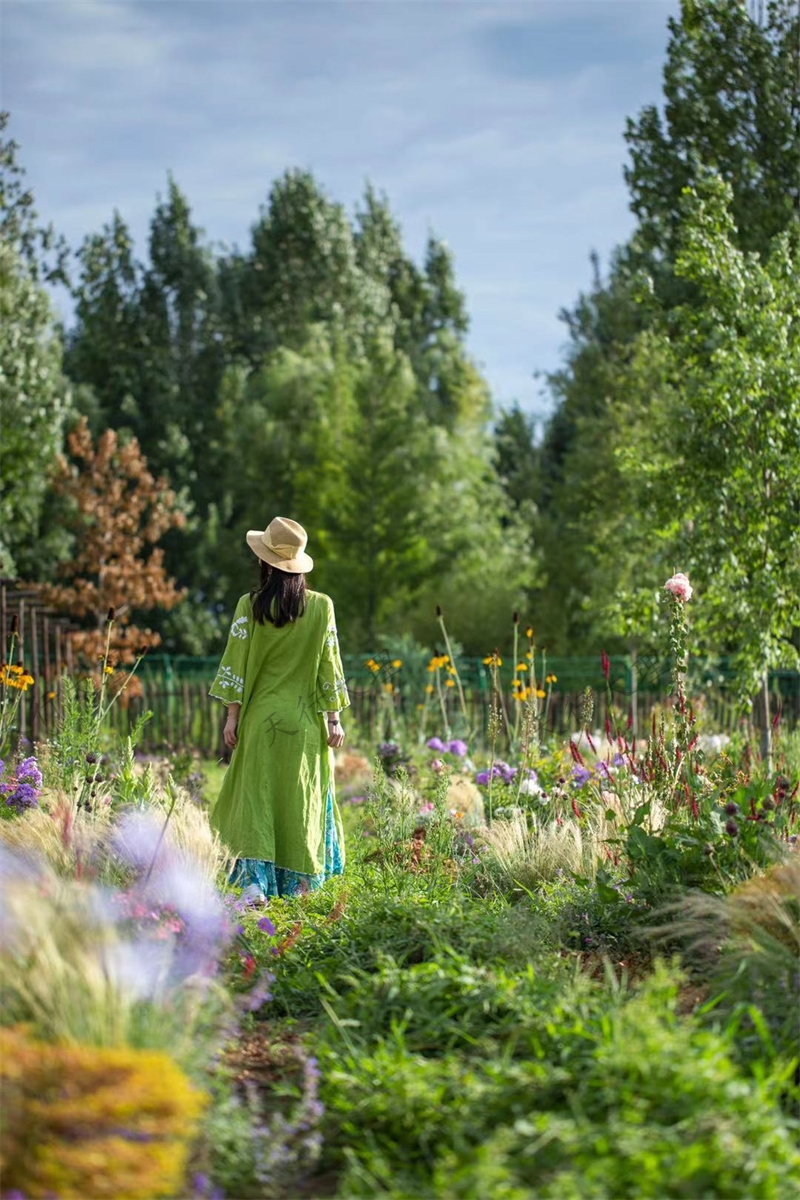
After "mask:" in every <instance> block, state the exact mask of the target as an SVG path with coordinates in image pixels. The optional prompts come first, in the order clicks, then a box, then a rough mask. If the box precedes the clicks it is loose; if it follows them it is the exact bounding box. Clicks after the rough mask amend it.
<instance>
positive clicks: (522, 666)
mask: <svg viewBox="0 0 800 1200" xmlns="http://www.w3.org/2000/svg"><path fill="white" fill-rule="evenodd" d="M527 669H528V664H527V663H517V670H518V671H527Z"/></svg>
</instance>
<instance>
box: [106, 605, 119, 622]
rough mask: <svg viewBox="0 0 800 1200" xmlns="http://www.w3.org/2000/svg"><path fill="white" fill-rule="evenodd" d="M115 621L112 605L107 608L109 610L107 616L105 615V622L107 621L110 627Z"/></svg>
mask: <svg viewBox="0 0 800 1200" xmlns="http://www.w3.org/2000/svg"><path fill="white" fill-rule="evenodd" d="M116 619H117V610H116V609H115V608H114V605H113V604H112V605H111V607H110V608H109V610H108V614H107V616H106V620H107V621H108V623H109V625H110V624H111V622H112V621H115V620H116Z"/></svg>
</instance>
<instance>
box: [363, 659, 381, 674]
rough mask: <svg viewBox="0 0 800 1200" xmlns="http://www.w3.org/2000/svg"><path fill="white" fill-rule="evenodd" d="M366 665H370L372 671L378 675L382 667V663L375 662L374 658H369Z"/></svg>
mask: <svg viewBox="0 0 800 1200" xmlns="http://www.w3.org/2000/svg"><path fill="white" fill-rule="evenodd" d="M364 666H365V667H368V668H369V669H370V671H372V674H373V675H377V673H378V671H380V669H381V664H380V663H377V662H375V659H374V658H368V659H367V661H366V662H365V664H364Z"/></svg>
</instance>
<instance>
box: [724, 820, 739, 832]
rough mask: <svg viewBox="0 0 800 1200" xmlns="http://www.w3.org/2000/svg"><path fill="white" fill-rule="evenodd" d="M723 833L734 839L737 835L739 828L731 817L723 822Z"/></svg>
mask: <svg viewBox="0 0 800 1200" xmlns="http://www.w3.org/2000/svg"><path fill="white" fill-rule="evenodd" d="M725 832H726V833H727V834H729V835H730V836H731V837H736V836H737V835H738V833H739V826H738V825H737V823H736V822H735V821H734V819H733V817H729V818H728V820H727V821H726V822H725Z"/></svg>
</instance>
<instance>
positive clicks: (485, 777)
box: [475, 771, 491, 787]
mask: <svg viewBox="0 0 800 1200" xmlns="http://www.w3.org/2000/svg"><path fill="white" fill-rule="evenodd" d="M490 778H491V775H490V773H489V772H488V771H478V774H477V775H476V776H475V782H476V783H477V784H479V785H480V786H481V787H485V786H486V784H487V783H488V782H489V780H490Z"/></svg>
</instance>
